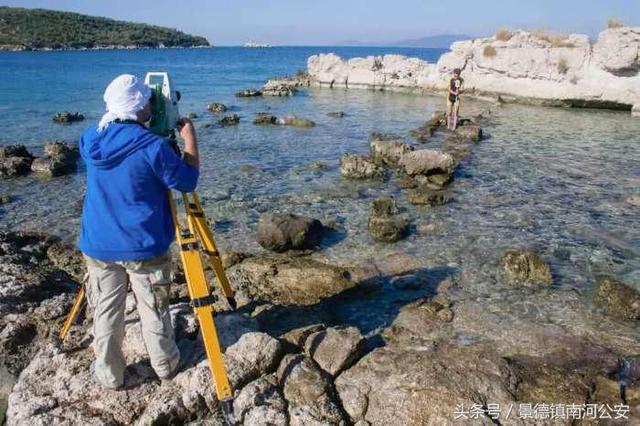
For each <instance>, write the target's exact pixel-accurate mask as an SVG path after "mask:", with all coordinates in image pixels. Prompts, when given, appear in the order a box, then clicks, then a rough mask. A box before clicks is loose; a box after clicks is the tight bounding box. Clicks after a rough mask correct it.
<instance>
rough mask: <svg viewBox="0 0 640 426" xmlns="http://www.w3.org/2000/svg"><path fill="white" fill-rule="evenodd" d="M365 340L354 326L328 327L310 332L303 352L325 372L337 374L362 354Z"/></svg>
mask: <svg viewBox="0 0 640 426" xmlns="http://www.w3.org/2000/svg"><path fill="white" fill-rule="evenodd" d="M365 346H366V340H365V338H364V337H363V336H362V334H360V330H358V329H357V328H356V327H344V328H336V327H330V328H327V329H326V330H321V331H318V332H316V333H313V334H311V335H310V336H309V337H308V338H307V339H306V342H305V346H304V349H305V353H306V354H307V355H308V356H309V357H311V358H313V360H314V361H315V362H316V363H317V364H318V365H319V366H320V368H322V369H323V370H324V371H326V372H327V373H329V374H331V375H332V376H334V377H335V376H338V375H339V374H340V373H341V372H342V371H344V370H346V369H347V368H349V367H351V366H352V365H353V364H355V363H356V361H358V359H360V357H361V356H362V355H363V353H364V350H365Z"/></svg>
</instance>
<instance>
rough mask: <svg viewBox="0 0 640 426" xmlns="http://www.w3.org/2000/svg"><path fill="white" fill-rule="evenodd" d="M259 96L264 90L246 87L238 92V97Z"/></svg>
mask: <svg viewBox="0 0 640 426" xmlns="http://www.w3.org/2000/svg"><path fill="white" fill-rule="evenodd" d="M258 96H262V92H261V91H259V90H256V89H245V90H243V91H241V92H238V93H236V97H237V98H255V97H258Z"/></svg>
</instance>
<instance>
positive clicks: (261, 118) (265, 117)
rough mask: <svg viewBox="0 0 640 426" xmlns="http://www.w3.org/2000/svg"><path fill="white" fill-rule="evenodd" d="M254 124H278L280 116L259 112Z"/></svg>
mask: <svg viewBox="0 0 640 426" xmlns="http://www.w3.org/2000/svg"><path fill="white" fill-rule="evenodd" d="M253 124H257V125H263V126H264V125H277V124H278V117H276V116H275V115H271V114H267V113H261V114H258V115H257V116H256V118H255V119H254V120H253Z"/></svg>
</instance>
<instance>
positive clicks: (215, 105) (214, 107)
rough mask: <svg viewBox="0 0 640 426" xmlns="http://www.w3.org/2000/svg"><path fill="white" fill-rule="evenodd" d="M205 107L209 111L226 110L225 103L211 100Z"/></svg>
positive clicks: (218, 111)
mask: <svg viewBox="0 0 640 426" xmlns="http://www.w3.org/2000/svg"><path fill="white" fill-rule="evenodd" d="M207 109H208V110H209V111H210V112H214V113H220V112H225V111H226V110H227V106H226V105H225V104H221V103H218V102H213V103H210V104H209V105H207Z"/></svg>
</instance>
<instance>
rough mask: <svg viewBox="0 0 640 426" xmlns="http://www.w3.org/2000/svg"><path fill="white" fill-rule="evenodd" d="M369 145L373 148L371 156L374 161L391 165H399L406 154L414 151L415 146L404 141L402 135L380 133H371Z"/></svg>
mask: <svg viewBox="0 0 640 426" xmlns="http://www.w3.org/2000/svg"><path fill="white" fill-rule="evenodd" d="M369 147H370V149H371V158H372V160H373V161H374V162H376V163H377V164H386V165H388V166H391V167H395V166H397V165H398V162H399V161H400V158H402V156H403V155H404V154H406V153H408V152H411V151H413V147H412V146H410V145H409V144H407V143H404V142H402V138H401V137H400V136H397V135H386V134H380V133H372V134H371V136H370V137H369Z"/></svg>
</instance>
